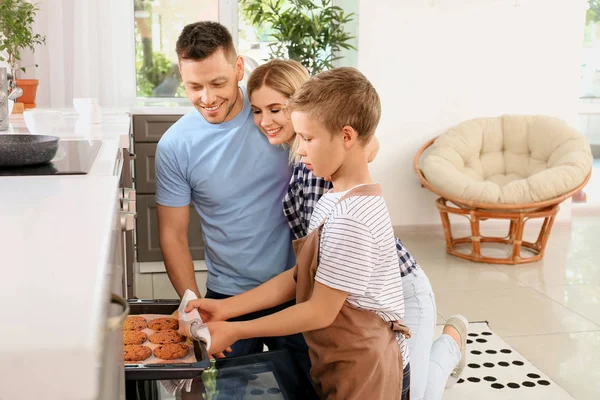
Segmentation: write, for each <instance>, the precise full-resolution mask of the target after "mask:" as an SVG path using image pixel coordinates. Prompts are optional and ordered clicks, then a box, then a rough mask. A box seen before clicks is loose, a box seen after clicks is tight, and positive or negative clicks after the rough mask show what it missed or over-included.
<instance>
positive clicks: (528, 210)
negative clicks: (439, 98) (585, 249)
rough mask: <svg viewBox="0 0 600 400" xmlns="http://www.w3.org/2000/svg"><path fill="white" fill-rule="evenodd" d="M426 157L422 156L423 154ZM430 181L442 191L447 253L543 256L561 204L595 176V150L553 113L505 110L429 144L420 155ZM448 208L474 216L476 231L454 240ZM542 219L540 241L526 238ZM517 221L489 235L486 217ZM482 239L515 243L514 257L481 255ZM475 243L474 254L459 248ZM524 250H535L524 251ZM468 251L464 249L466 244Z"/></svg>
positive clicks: (477, 257)
mask: <svg viewBox="0 0 600 400" xmlns="http://www.w3.org/2000/svg"><path fill="white" fill-rule="evenodd" d="M421 158H422V160H421ZM414 168H415V172H416V173H417V175H418V177H419V178H420V180H421V183H422V185H423V186H425V187H426V188H427V189H429V190H431V191H432V192H434V193H435V194H437V195H439V196H440V198H439V199H437V201H436V205H437V208H438V209H439V212H440V217H441V219H442V225H443V227H444V234H445V238H446V251H447V252H448V253H450V254H452V255H454V256H457V257H460V258H464V259H467V260H471V261H476V262H484V263H491V264H523V263H528V262H533V261H538V260H540V259H541V258H542V257H543V255H544V249H545V247H546V242H547V240H548V236H549V235H550V231H551V229H552V224H553V223H554V218H555V216H556V213H557V212H558V209H559V204H560V203H561V202H563V201H564V200H566V199H568V198H569V197H571V196H573V194H575V193H577V192H578V191H579V190H581V189H582V188H583V187H584V186H585V184H586V183H587V181H588V180H589V178H590V174H591V169H592V153H591V150H590V146H589V144H588V143H587V142H586V140H585V138H584V137H583V135H582V134H580V133H579V132H578V131H577V130H576V129H574V128H572V127H570V126H569V125H567V124H566V123H565V122H564V121H562V120H560V119H557V118H553V117H547V116H524V115H503V116H500V117H495V118H477V119H473V120H469V121H465V122H462V123H461V124H459V125H457V126H455V127H453V128H451V129H449V130H448V131H446V132H445V133H443V134H441V135H440V136H438V137H437V138H434V139H432V140H430V141H429V142H428V143H426V144H425V145H424V146H423V147H422V148H421V149H420V150H419V152H418V153H417V155H416V156H415V159H414ZM448 214H457V215H462V216H465V217H467V218H468V219H469V220H470V227H471V236H467V237H462V238H456V239H455V238H453V236H452V228H451V225H450V219H449V216H448ZM534 218H543V219H544V221H543V224H542V227H541V231H540V233H539V236H538V238H537V241H536V242H535V243H531V242H525V241H523V230H524V227H525V223H526V222H527V221H528V220H530V219H534ZM487 219H501V220H508V221H510V225H509V232H508V235H507V236H505V237H482V236H481V234H480V221H484V220H487ZM482 243H503V244H506V245H511V246H512V251H511V252H510V255H509V256H508V257H491V256H483V255H482V254H481V245H482ZM461 245H470V247H471V252H470V253H466V252H464V251H460V250H459V248H460V247H464V246H461ZM522 248H525V249H528V250H530V252H531V253H533V255H531V256H527V255H522V254H521V250H522ZM463 250H464V249H463Z"/></svg>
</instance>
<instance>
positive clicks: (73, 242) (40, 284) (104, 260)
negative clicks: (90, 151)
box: [0, 114, 130, 399]
mask: <svg viewBox="0 0 600 400" xmlns="http://www.w3.org/2000/svg"><path fill="white" fill-rule="evenodd" d="M11 125H12V127H11V132H10V133H15V134H27V133H28V131H27V129H26V127H25V124H24V121H23V119H22V116H16V117H15V116H11ZM129 131H130V117H129V115H126V114H124V115H105V116H103V122H102V124H98V125H95V126H89V125H88V126H82V125H79V124H77V119H76V117H74V116H69V115H68V114H66V115H65V118H64V120H63V122H62V124H61V125H60V126H59V127H58V129H57V131H56V133H54V134H55V135H56V136H59V137H61V138H62V139H101V140H102V145H101V148H100V151H99V153H98V155H97V157H96V160H95V161H94V164H93V166H92V170H91V171H90V173H89V174H87V175H61V176H56V175H55V176H15V177H0V254H2V257H1V260H2V261H1V264H2V267H1V268H0V299H1V303H0V304H1V305H0V320H1V321H3V322H2V323H1V325H2V329H0V371H1V374H2V379H1V381H2V389H0V398H2V399H33V398H44V399H75V398H77V399H93V398H95V397H96V396H97V392H98V386H99V384H98V378H99V367H100V365H99V364H100V362H99V355H100V351H101V350H102V343H103V339H104V331H105V326H106V318H107V314H106V313H107V310H108V303H109V298H110V297H109V296H110V292H111V287H112V282H113V280H112V278H111V277H112V276H114V274H115V272H114V267H115V254H114V251H113V247H112V245H113V240H114V238H115V237H116V235H118V234H120V232H121V231H120V226H118V220H117V217H118V215H119V214H118V213H119V209H120V207H119V201H118V190H119V176H118V175H116V174H115V170H116V169H117V162H118V154H119V148H120V147H121V145H122V144H124V143H125V142H124V141H123V138H124V137H126V138H127V144H128V139H129Z"/></svg>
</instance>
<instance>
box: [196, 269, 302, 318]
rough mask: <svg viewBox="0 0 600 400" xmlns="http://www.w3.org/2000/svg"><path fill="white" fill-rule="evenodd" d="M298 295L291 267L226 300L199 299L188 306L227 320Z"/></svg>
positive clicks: (275, 304) (286, 300)
mask: <svg viewBox="0 0 600 400" xmlns="http://www.w3.org/2000/svg"><path fill="white" fill-rule="evenodd" d="M295 297H296V281H295V280H294V268H292V269H289V270H287V271H285V272H282V273H281V274H279V275H277V276H276V277H274V278H272V279H270V280H268V281H267V282H265V283H263V284H262V285H260V286H258V287H255V288H254V289H251V290H249V291H247V292H244V293H242V294H238V295H236V296H232V297H229V298H227V299H224V300H212V299H198V300H192V301H190V302H189V303H188V304H187V306H186V311H187V312H189V311H191V310H192V309H193V308H195V307H198V308H199V309H200V311H201V312H202V310H204V311H205V312H207V313H209V314H215V315H218V318H217V320H227V319H231V318H235V317H239V316H240V315H245V314H249V313H251V312H255V311H260V310H264V309H267V308H271V307H275V306H278V305H280V304H283V303H285V302H288V301H290V300H292V299H294V298H295Z"/></svg>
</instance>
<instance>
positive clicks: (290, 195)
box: [283, 162, 419, 276]
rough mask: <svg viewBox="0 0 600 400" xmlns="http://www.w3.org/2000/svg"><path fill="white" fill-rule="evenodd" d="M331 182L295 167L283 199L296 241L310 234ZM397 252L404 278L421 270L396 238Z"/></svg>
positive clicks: (297, 165)
mask: <svg viewBox="0 0 600 400" xmlns="http://www.w3.org/2000/svg"><path fill="white" fill-rule="evenodd" d="M331 188H332V184H331V182H328V181H326V180H325V179H323V178H319V177H316V176H314V175H313V173H312V171H309V170H308V169H306V167H305V166H304V163H302V162H299V163H297V164H296V165H295V166H294V172H293V173H292V178H291V179H290V185H289V187H288V192H287V194H286V195H285V197H284V198H283V213H284V214H285V216H286V217H287V219H288V224H289V225H290V228H291V230H292V234H293V235H294V239H300V238H301V237H304V236H306V235H307V234H308V227H309V225H310V217H311V216H312V212H313V210H314V208H315V205H317V202H318V201H319V199H320V198H321V196H323V194H325V193H326V192H327V191H328V190H329V189H331ZM396 251H397V252H398V259H399V261H400V272H401V275H402V276H406V275H408V274H410V273H411V272H412V271H414V270H415V269H417V268H419V264H417V261H416V260H415V259H414V258H413V256H411V255H410V253H409V252H408V251H407V250H406V249H405V248H404V245H403V244H402V241H401V240H400V239H398V238H396Z"/></svg>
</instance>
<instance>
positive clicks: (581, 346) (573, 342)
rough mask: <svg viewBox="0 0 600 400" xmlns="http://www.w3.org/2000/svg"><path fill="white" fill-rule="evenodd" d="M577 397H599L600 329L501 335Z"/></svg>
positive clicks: (582, 399) (589, 399)
mask: <svg viewBox="0 0 600 400" xmlns="http://www.w3.org/2000/svg"><path fill="white" fill-rule="evenodd" d="M504 340H505V341H506V342H507V343H508V344H510V345H511V346H513V347H514V348H515V349H516V350H517V351H518V352H519V353H521V354H522V355H523V356H525V357H526V358H527V359H528V360H529V361H531V362H532V363H533V364H534V365H535V366H536V367H538V368H539V369H540V370H541V371H543V372H544V373H546V374H548V376H550V377H551V378H552V379H553V380H554V381H555V382H556V383H558V384H559V385H560V386H561V387H563V388H564V389H565V390H566V391H567V392H569V393H570V394H571V395H572V396H573V397H574V398H575V399H577V400H597V399H598V398H600V368H599V367H598V360H600V332H585V333H566V334H555V335H539V336H523V337H511V338H505V339H504Z"/></svg>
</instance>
